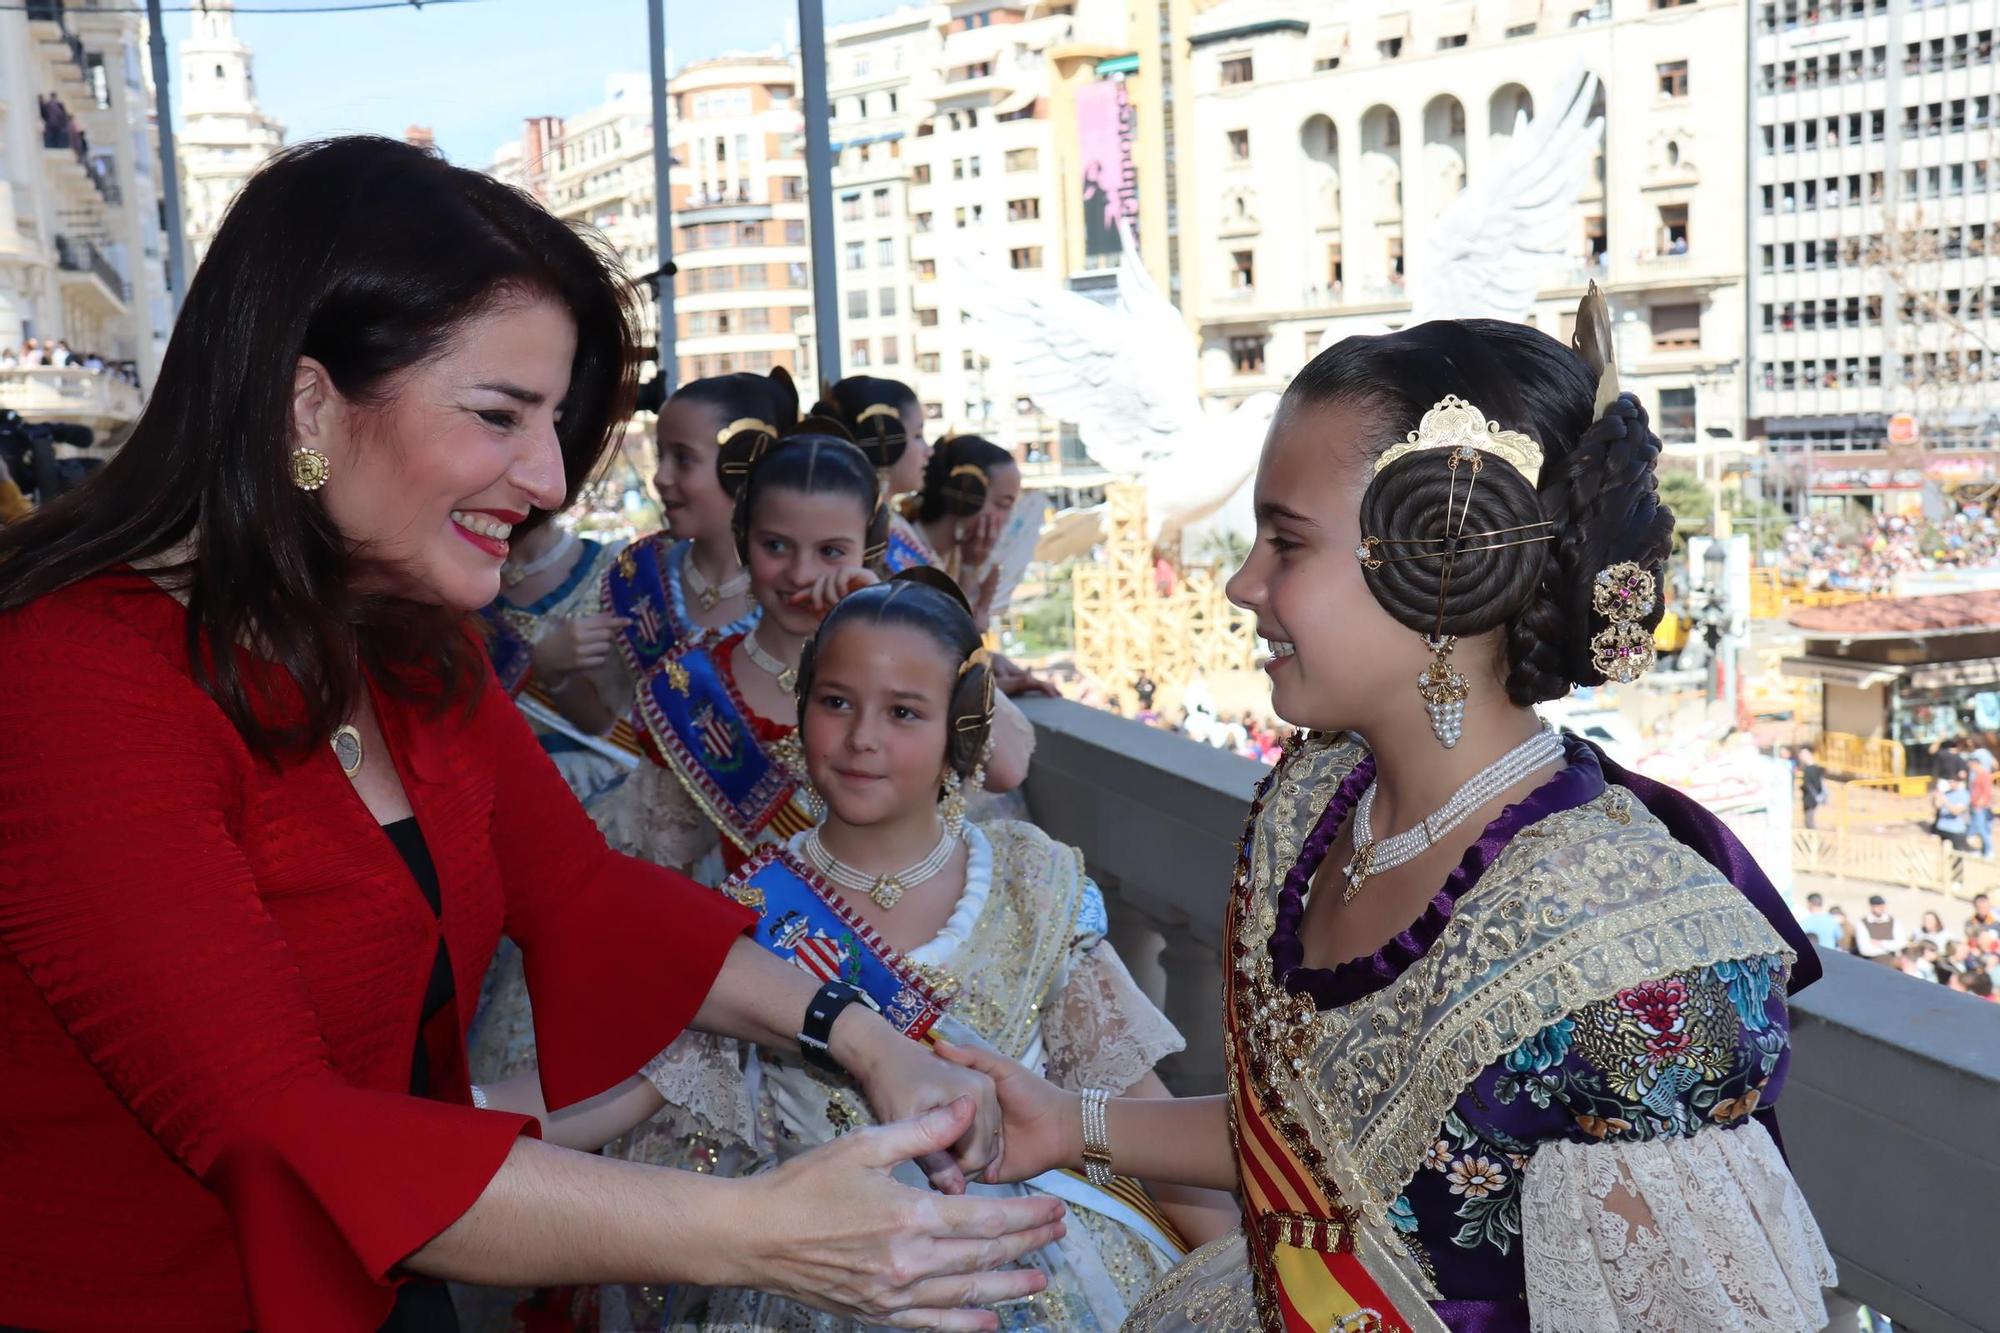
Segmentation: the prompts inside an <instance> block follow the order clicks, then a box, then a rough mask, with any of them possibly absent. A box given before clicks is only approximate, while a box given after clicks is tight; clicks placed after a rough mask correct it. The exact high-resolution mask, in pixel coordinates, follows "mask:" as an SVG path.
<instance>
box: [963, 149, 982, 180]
mask: <svg viewBox="0 0 2000 1333" xmlns="http://www.w3.org/2000/svg"><path fill="white" fill-rule="evenodd" d="M965 174H966V175H967V176H968V177H970V178H971V179H973V180H978V179H979V157H978V155H977V154H974V155H973V156H971V157H968V158H966V159H965Z"/></svg>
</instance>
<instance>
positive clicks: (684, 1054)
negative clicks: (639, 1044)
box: [640, 1031, 757, 1143]
mask: <svg viewBox="0 0 2000 1333" xmlns="http://www.w3.org/2000/svg"><path fill="white" fill-rule="evenodd" d="M640 1072H641V1073H642V1074H643V1075H644V1076H645V1079H646V1081H647V1082H648V1083H650V1084H652V1085H653V1086H654V1087H655V1088H657V1089H659V1092H660V1095H661V1096H662V1097H664V1098H666V1099H667V1107H668V1109H669V1110H671V1111H678V1112H680V1113H682V1118H683V1119H684V1120H687V1121H692V1122H694V1125H693V1127H697V1128H699V1129H700V1130H702V1131H704V1132H706V1133H709V1134H714V1135H718V1136H720V1137H722V1138H724V1139H726V1140H730V1141H734V1142H738V1143H748V1142H750V1141H751V1140H752V1139H754V1138H755V1137H756V1128H757V1118H756V1114H755V1108H754V1107H753V1106H752V1104H751V1099H750V1093H749V1089H748V1085H747V1084H746V1083H745V1081H744V1078H743V1053H742V1050H741V1048H739V1047H738V1046H737V1044H736V1042H735V1041H734V1040H732V1039H731V1038H729V1037H718V1036H716V1035H714V1034H713V1033H708V1032H695V1031H688V1032H683V1033H682V1034H681V1035H680V1036H678V1037H676V1038H675V1039H674V1044H673V1045H671V1046H669V1047H667V1049H666V1050H664V1051H661V1052H660V1053H659V1054H658V1055H656V1056H654V1057H653V1058H652V1060H651V1061H649V1062H648V1063H647V1065H646V1067H645V1069H643V1070H641V1071H640Z"/></svg>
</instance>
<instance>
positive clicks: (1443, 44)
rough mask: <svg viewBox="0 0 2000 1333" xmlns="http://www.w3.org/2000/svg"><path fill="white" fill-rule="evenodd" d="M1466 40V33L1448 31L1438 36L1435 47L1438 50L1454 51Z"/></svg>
mask: <svg viewBox="0 0 2000 1333" xmlns="http://www.w3.org/2000/svg"><path fill="white" fill-rule="evenodd" d="M1466 40H1467V38H1466V35H1465V34H1464V33H1462V32H1449V33H1446V34H1445V35H1444V36H1442V37H1440V38H1438V48H1437V49H1438V50H1440V51H1456V50H1457V49H1458V48H1459V47H1461V46H1464V45H1465V43H1466Z"/></svg>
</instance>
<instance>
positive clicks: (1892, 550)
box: [1778, 510, 2000, 594]
mask: <svg viewBox="0 0 2000 1333" xmlns="http://www.w3.org/2000/svg"><path fill="white" fill-rule="evenodd" d="M1994 565H2000V522H1996V521H1995V520H1994V518H1993V516H1992V515H1990V514H1987V513H1985V512H1984V511H1979V510H1963V511H1960V512H1958V513H1954V514H1951V515H1949V516H1947V517H1945V518H1942V519H1938V520H1935V521H1933V520H1930V519H1925V518H1922V517H1910V516H1907V515H1903V514H1883V515H1878V516H1874V517H1856V518H1829V517H1827V516H1826V515H1823V514H1815V515H1812V516H1810V517H1808V518H1804V519H1800V520H1799V521H1798V522H1795V523H1793V524H1791V525H1790V526H1789V527H1787V528H1786V529H1785V531H1784V535H1783V536H1782V538H1781V539H1780V541H1779V548H1778V568H1779V570H1780V571H1781V573H1782V574H1783V575H1784V577H1785V578H1787V579H1788V580H1791V581H1794V582H1797V583H1802V584H1804V585H1805V586H1807V587H1809V588H1825V589H1830V590H1833V591H1837V592H1864V593H1874V594H1886V593H1889V592H1892V591H1893V590H1894V587H1895V581H1896V579H1897V578H1898V577H1900V576H1902V575H1906V574H1930V573H1935V572H1937V571H1938V570H1941V569H1984V568H1988V567H1991V566H1994Z"/></svg>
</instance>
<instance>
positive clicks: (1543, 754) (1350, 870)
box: [1340, 726, 1563, 903]
mask: <svg viewBox="0 0 2000 1333" xmlns="http://www.w3.org/2000/svg"><path fill="white" fill-rule="evenodd" d="M1562 753H1563V743H1562V737H1561V736H1559V735H1557V734H1556V732H1555V731H1554V730H1553V729H1551V728H1549V727H1547V726H1544V727H1543V728H1542V729H1541V730H1540V731H1537V732H1536V733H1535V734H1534V735H1532V736H1530V737H1529V738H1528V739H1527V740H1525V741H1522V742H1521V743H1520V744H1519V745H1517V746H1515V747H1514V748H1513V749H1511V750H1509V751H1508V752H1507V753H1506V754H1503V755H1501V756H1500V757H1499V758H1498V759H1496V760H1494V761H1493V762H1492V763H1490V764H1488V765H1487V766H1486V767H1485V768H1482V769H1480V770H1479V771H1478V772H1477V773H1474V774H1473V775H1472V777H1471V779H1470V780H1468V781H1467V782H1466V784H1465V785H1464V786H1463V787H1460V788H1459V789H1458V790H1457V791H1455V792H1453V793H1452V796H1451V799H1450V800H1448V801H1446V802H1445V803H1444V804H1443V805H1442V806H1440V807H1439V808H1438V809H1437V811H1436V812H1434V813H1432V814H1429V815H1426V816H1425V817H1424V819H1423V821H1422V822H1421V823H1419V824H1418V825H1417V826H1416V827H1415V828H1412V829H1405V830H1404V831H1403V832H1401V833H1397V834H1393V835H1391V836H1389V837H1387V838H1383V839H1381V840H1379V841H1378V840H1377V839H1376V837H1375V829H1374V826H1373V820H1372V816H1373V815H1374V813H1375V791H1376V785H1377V784H1375V783H1373V782H1371V783H1369V784H1368V790H1367V791H1365V792H1363V793H1361V800H1360V801H1359V802H1358V803H1357V804H1356V805H1355V807H1354V859H1353V860H1351V861H1349V862H1348V863H1347V869H1346V871H1345V872H1344V873H1345V874H1346V876H1347V891H1346V892H1345V893H1343V894H1341V895H1340V900H1341V901H1342V902H1344V903H1345V902H1352V901H1354V895H1355V894H1357V893H1359V892H1361V886H1362V885H1363V884H1365V883H1367V882H1368V877H1369V876H1370V875H1379V874H1381V873H1382V872H1383V871H1385V870H1393V869H1395V868H1396V867H1397V866H1399V865H1402V864H1403V863H1404V862H1405V861H1410V860H1413V859H1415V858H1416V857H1418V856H1420V855H1422V854H1423V853H1424V852H1426V851H1429V850H1430V849H1431V848H1432V847H1434V846H1436V845H1437V841H1438V839H1440V838H1442V837H1443V836H1444V835H1445V834H1447V833H1449V832H1451V831H1452V830H1453V829H1455V828H1457V827H1458V826H1459V825H1460V824H1463V823H1464V822H1465V821H1466V819H1467V818H1469V817H1470V816H1471V814H1472V812H1473V811H1475V810H1477V809H1479V808H1480V807H1481V806H1484V805H1486V804H1487V803H1488V802H1490V801H1492V800H1493V798H1494V797H1496V796H1498V795H1499V794H1500V793H1501V792H1503V791H1506V790H1507V789H1508V788H1509V787H1511V786H1513V785H1514V784H1515V783H1517V782H1519V781H1520V780H1521V779H1522V778H1525V777H1527V776H1528V775H1529V774H1530V773H1533V772H1534V771H1535V770H1537V769H1540V768H1546V767H1547V766H1548V765H1550V764H1552V763H1554V762H1555V761H1556V760H1558V759H1560V758H1562Z"/></svg>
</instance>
